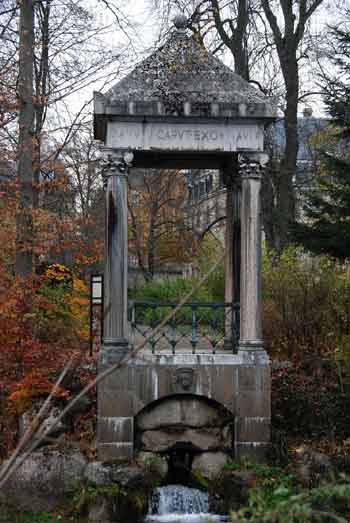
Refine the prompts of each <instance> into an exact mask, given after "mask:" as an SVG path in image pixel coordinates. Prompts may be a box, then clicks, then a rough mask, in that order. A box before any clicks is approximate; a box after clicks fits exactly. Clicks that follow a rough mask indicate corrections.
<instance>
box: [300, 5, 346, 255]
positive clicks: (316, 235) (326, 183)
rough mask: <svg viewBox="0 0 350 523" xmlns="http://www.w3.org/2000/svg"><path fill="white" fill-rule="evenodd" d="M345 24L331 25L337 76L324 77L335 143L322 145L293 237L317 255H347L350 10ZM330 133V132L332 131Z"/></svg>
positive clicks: (332, 57)
mask: <svg viewBox="0 0 350 523" xmlns="http://www.w3.org/2000/svg"><path fill="white" fill-rule="evenodd" d="M347 22H348V23H347V25H346V22H345V25H344V27H340V26H338V27H334V28H332V37H333V39H334V47H335V50H334V48H333V53H332V56H331V61H332V63H333V64H334V65H335V67H336V71H337V75H336V76H334V77H332V78H330V77H327V78H325V85H324V87H325V97H324V99H325V103H326V106H327V110H328V113H329V114H330V116H331V118H332V121H331V125H333V127H334V128H335V138H336V140H335V142H336V143H335V144H333V145H329V146H328V147H325V146H323V148H322V150H321V153H320V168H319V169H318V173H317V174H316V176H315V178H314V188H313V190H311V191H310V192H309V193H308V194H306V196H305V203H304V205H303V220H302V222H299V223H296V224H295V227H294V230H293V235H294V240H295V241H296V242H298V243H301V244H303V245H304V246H305V247H306V248H307V249H309V250H310V251H312V252H315V253H317V254H319V253H328V254H330V255H332V256H335V257H337V258H341V259H344V258H348V257H350V142H349V140H350V27H349V25H350V10H348V11H347ZM333 134H334V133H333Z"/></svg>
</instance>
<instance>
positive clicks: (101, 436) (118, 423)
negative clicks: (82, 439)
mask: <svg viewBox="0 0 350 523" xmlns="http://www.w3.org/2000/svg"><path fill="white" fill-rule="evenodd" d="M97 439H98V441H99V442H100V443H118V442H123V441H134V420H133V418H130V417H126V418H124V417H103V416H99V417H98V429H97Z"/></svg>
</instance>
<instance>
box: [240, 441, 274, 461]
mask: <svg viewBox="0 0 350 523" xmlns="http://www.w3.org/2000/svg"><path fill="white" fill-rule="evenodd" d="M269 448H270V444H269V443H259V442H255V443H237V442H236V444H235V460H236V461H242V460H244V459H248V460H249V461H251V462H253V463H266V461H267V453H268V451H269Z"/></svg>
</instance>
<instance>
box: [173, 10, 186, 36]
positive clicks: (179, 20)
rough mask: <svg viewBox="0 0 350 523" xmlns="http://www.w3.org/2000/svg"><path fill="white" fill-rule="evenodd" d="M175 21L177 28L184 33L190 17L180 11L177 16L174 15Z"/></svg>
mask: <svg viewBox="0 0 350 523" xmlns="http://www.w3.org/2000/svg"><path fill="white" fill-rule="evenodd" d="M173 23H174V26H175V27H176V29H177V30H178V31H180V32H182V33H183V32H185V31H186V29H187V26H188V19H187V17H186V16H185V15H184V14H182V13H178V14H177V15H176V16H174V18H173Z"/></svg>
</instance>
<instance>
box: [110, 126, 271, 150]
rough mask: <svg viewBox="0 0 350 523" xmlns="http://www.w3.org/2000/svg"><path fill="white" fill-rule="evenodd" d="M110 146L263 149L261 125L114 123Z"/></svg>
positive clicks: (166, 148)
mask: <svg viewBox="0 0 350 523" xmlns="http://www.w3.org/2000/svg"><path fill="white" fill-rule="evenodd" d="M106 145H107V147H115V148H118V149H123V148H126V149H128V148H131V149H139V150H145V151H147V150H152V149H160V150H183V151H186V150H187V151H190V150H194V151H202V150H203V151H215V150H217V151H239V150H255V151H261V150H263V129H262V127H261V126H259V125H254V124H247V125H242V124H240V125H234V124H226V125H225V124H222V125H218V124H216V125H210V124H187V123H183V124H181V123H178V124H167V123H140V122H135V123H134V122H110V123H108V131H107V143H106Z"/></svg>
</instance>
